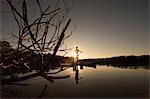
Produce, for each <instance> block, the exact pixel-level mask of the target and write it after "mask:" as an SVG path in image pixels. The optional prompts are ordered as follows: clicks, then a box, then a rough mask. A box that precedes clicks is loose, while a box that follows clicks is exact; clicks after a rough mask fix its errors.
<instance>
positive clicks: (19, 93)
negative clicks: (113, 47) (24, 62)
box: [1, 65, 150, 98]
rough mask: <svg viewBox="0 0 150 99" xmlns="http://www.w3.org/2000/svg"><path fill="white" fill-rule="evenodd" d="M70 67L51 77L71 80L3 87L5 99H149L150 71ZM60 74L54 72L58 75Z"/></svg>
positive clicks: (35, 80) (37, 79)
mask: <svg viewBox="0 0 150 99" xmlns="http://www.w3.org/2000/svg"><path fill="white" fill-rule="evenodd" d="M78 70H79V71H73V68H72V67H70V68H68V69H66V70H64V71H62V72H60V73H57V74H49V75H50V76H65V75H70V78H66V79H55V80H54V82H53V83H52V82H50V81H48V80H46V79H44V78H43V77H40V76H38V77H34V78H31V79H28V80H24V81H20V82H16V84H20V85H3V86H2V87H1V89H4V90H3V91H1V96H2V97H14V98H21V97H23V98H25V97H26V98H27V97H30V98H31V97H32V98H37V97H42V98H144V97H148V96H149V73H150V70H148V69H143V68H138V69H137V68H118V67H112V66H109V67H108V66H99V65H97V66H96V68H93V67H83V68H82V67H81V69H80V67H78ZM55 71H57V70H51V71H50V72H55Z"/></svg>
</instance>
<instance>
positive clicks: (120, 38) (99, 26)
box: [69, 0, 149, 58]
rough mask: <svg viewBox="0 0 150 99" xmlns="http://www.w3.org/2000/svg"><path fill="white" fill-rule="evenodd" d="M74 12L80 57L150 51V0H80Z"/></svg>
mask: <svg viewBox="0 0 150 99" xmlns="http://www.w3.org/2000/svg"><path fill="white" fill-rule="evenodd" d="M71 15H72V18H73V19H74V20H75V24H76V25H77V30H76V31H75V33H74V34H73V36H72V37H71V38H70V39H71V41H69V45H77V46H78V47H79V48H80V49H81V50H82V51H83V52H84V53H82V54H81V55H80V58H99V57H100V58H103V57H112V56H119V55H142V54H148V53H149V41H148V39H149V32H148V0H76V2H75V6H74V8H73V10H72V13H71Z"/></svg>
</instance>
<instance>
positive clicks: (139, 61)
mask: <svg viewBox="0 0 150 99" xmlns="http://www.w3.org/2000/svg"><path fill="white" fill-rule="evenodd" d="M149 59H150V55H141V56H118V57H111V58H98V59H83V60H80V61H84V62H92V63H95V64H100V65H112V66H149V65H150V64H149Z"/></svg>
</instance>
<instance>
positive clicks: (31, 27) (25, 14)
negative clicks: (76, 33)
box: [2, 0, 72, 84]
mask: <svg viewBox="0 0 150 99" xmlns="http://www.w3.org/2000/svg"><path fill="white" fill-rule="evenodd" d="M5 1H6V2H5V3H6V4H7V5H8V6H9V8H10V9H11V12H12V17H13V18H14V20H15V23H16V24H17V32H16V33H17V34H16V33H15V34H13V37H14V38H15V39H16V40H17V49H16V51H15V52H14V53H11V55H9V56H8V57H10V56H13V55H17V54H19V60H23V61H21V62H22V64H23V65H25V66H26V67H27V68H28V66H27V65H26V64H28V63H32V64H34V62H35V60H36V59H38V60H36V62H37V61H39V60H40V61H41V62H38V63H40V67H39V69H40V71H39V72H37V73H35V74H32V75H28V76H25V77H21V78H17V79H13V80H12V79H11V80H10V79H3V80H2V83H3V84H6V83H7V84H8V83H10V82H14V81H19V80H20V79H21V80H24V79H28V78H32V77H35V76H42V77H44V78H45V79H48V80H51V79H61V78H68V77H69V76H68V75H67V76H64V77H50V76H47V75H46V74H45V72H46V71H47V70H49V68H51V66H53V64H54V63H55V57H56V53H57V51H58V50H59V48H60V47H61V46H62V44H63V43H64V40H65V39H67V38H68V37H70V35H71V34H72V31H71V32H70V33H68V34H67V33H66V31H67V29H68V27H69V25H70V22H71V19H68V18H67V16H68V14H69V12H70V10H71V8H72V5H71V7H70V8H69V6H68V5H67V2H65V1H64V0H54V1H55V2H50V1H49V0H48V1H49V2H48V1H47V3H48V5H47V6H45V5H43V4H42V0H33V2H34V3H35V4H36V11H37V12H38V14H37V15H36V16H35V17H31V14H32V12H34V11H32V10H33V9H29V6H32V4H30V3H31V2H30V1H27V0H19V2H18V3H17V5H16V4H15V1H14V0H5ZM71 2H72V1H71ZM45 53H49V54H48V55H47V57H44V54H45ZM24 60H26V61H24ZM13 64H14V65H16V64H18V63H17V62H16V61H15V62H13ZM32 64H31V65H32ZM19 65H21V64H19ZM62 68H63V67H62ZM63 70H64V69H61V70H60V71H63ZM60 71H58V72H60Z"/></svg>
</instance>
